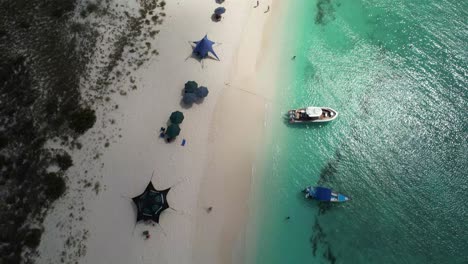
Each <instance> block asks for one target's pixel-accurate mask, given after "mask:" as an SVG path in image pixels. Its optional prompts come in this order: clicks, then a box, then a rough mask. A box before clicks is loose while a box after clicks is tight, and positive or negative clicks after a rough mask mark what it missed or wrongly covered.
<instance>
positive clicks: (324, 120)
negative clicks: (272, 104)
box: [287, 107, 338, 124]
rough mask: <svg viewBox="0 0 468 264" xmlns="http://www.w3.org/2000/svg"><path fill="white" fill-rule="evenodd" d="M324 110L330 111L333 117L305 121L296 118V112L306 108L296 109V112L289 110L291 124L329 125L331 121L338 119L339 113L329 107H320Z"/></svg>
mask: <svg viewBox="0 0 468 264" xmlns="http://www.w3.org/2000/svg"><path fill="white" fill-rule="evenodd" d="M320 108H322V110H325V111H329V112H330V113H332V116H330V117H324V118H318V119H310V120H304V119H298V118H296V112H297V111H301V110H304V109H305V108H299V109H294V110H289V111H288V114H287V116H288V119H289V123H291V124H293V123H327V122H330V121H333V120H335V119H336V118H337V117H338V112H337V111H335V110H333V109H331V108H329V107H320Z"/></svg>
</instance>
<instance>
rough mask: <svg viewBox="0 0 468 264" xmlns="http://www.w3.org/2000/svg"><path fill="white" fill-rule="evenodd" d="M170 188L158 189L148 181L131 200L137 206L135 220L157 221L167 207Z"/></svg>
mask: <svg viewBox="0 0 468 264" xmlns="http://www.w3.org/2000/svg"><path fill="white" fill-rule="evenodd" d="M170 189H171V188H169V189H166V190H162V191H158V190H156V189H155V188H154V186H153V184H152V183H151V182H150V183H149V184H148V186H146V189H145V191H144V192H143V193H142V194H140V195H138V196H136V197H133V198H132V200H133V202H134V203H135V205H136V207H137V222H139V221H141V220H144V221H146V220H152V221H154V222H156V223H159V216H160V215H161V213H162V212H163V211H164V210H166V209H167V208H169V204H168V203H167V194H168V193H169V190H170Z"/></svg>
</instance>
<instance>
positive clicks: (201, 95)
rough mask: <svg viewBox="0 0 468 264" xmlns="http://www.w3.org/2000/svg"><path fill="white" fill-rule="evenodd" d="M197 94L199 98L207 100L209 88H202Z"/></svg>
mask: <svg viewBox="0 0 468 264" xmlns="http://www.w3.org/2000/svg"><path fill="white" fill-rule="evenodd" d="M195 94H196V95H197V96H198V98H205V97H206V96H208V88H206V87H205V86H200V87H199V88H198V89H197V90H196V91H195Z"/></svg>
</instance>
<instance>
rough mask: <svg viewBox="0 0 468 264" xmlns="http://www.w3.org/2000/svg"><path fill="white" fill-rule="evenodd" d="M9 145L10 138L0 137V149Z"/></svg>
mask: <svg viewBox="0 0 468 264" xmlns="http://www.w3.org/2000/svg"><path fill="white" fill-rule="evenodd" d="M6 145H8V138H7V137H6V136H3V135H0V149H2V148H4V147H6Z"/></svg>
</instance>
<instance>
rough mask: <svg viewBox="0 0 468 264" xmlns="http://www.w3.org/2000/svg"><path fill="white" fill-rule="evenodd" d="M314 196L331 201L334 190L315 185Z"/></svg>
mask: <svg viewBox="0 0 468 264" xmlns="http://www.w3.org/2000/svg"><path fill="white" fill-rule="evenodd" d="M314 189H315V194H314V198H315V199H316V200H319V201H330V200H331V197H332V190H331V189H328V188H325V187H315V188H314Z"/></svg>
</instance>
